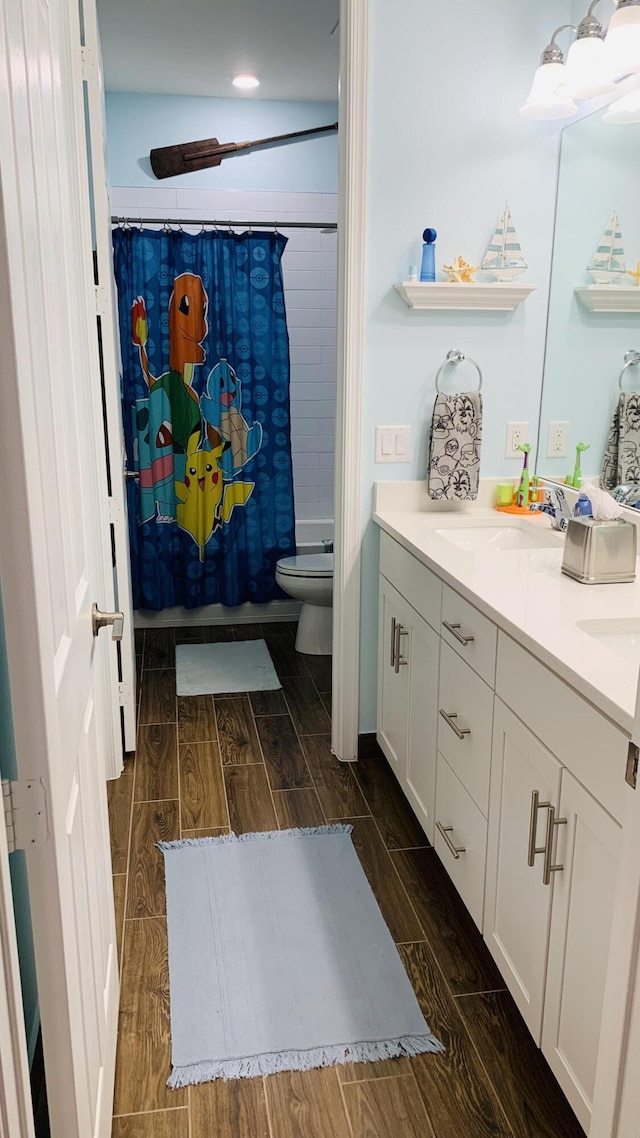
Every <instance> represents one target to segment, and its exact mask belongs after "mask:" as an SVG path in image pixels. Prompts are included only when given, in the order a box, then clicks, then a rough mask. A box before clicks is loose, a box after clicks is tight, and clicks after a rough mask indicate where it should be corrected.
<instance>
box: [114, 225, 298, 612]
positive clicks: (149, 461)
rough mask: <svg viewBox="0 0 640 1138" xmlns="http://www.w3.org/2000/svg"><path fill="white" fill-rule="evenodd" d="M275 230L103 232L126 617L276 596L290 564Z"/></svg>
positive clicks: (283, 336)
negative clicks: (135, 611) (115, 331)
mask: <svg viewBox="0 0 640 1138" xmlns="http://www.w3.org/2000/svg"><path fill="white" fill-rule="evenodd" d="M285 245H286V238H285V237H282V236H281V235H280V234H277V233H243V234H234V233H220V232H216V231H213V232H202V233H200V234H197V235H193V234H190V233H185V232H183V231H182V230H178V231H170V230H169V229H168V228H165V229H163V230H152V229H130V228H125V229H122V228H121V229H116V230H114V234H113V246H114V261H115V274H116V282H117V287H118V311H119V317H120V338H121V346H122V369H123V408H124V431H125V442H126V452H127V468H128V469H129V470H134V471H136V472H137V475H138V478H137V482H133V481H132V480H130V481H129V486H128V495H129V502H128V504H129V523H130V537H131V561H132V577H133V595H134V606H135V607H136V608H144V609H154V610H159V609H163V608H167V607H170V606H173V605H184V606H185V607H186V608H196V607H198V606H200V605H207V604H216V603H221V604H224V605H228V606H233V605H239V604H242V603H243V602H244V601H253V602H255V603H264V602H266V601H269V600H271V599H272V598H273V597H276V596H279V595H281V594H280V592H279V589H278V587H277V585H276V583H275V568H276V562H277V561H278V559H279V558H280V557H286V556H289V555H291V554H293V553H295V540H294V502H293V482H292V470H291V439H290V430H289V417H290V415H289V337H288V334H287V323H286V315H285V305H284V292H283V285H282V271H281V258H282V254H283V252H284V248H285Z"/></svg>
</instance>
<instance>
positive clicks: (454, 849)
mask: <svg viewBox="0 0 640 1138" xmlns="http://www.w3.org/2000/svg"><path fill="white" fill-rule="evenodd" d="M436 827H437V829H438V830H439V832H440V833H441V834H442V837H443V838H444V840H445V842H446V843H447V846H448V848H449V849H450V851H451V853H452V854H453V856H454V858H455V859H456V861H459V860H460V854H461V853H466V852H467V849H466V846H454V844H453V842H452V841H451V838H450V837H449V834H452V833H453V826H443V825H442V823H441V822H436Z"/></svg>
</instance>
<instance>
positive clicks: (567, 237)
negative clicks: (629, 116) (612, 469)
mask: <svg viewBox="0 0 640 1138" xmlns="http://www.w3.org/2000/svg"><path fill="white" fill-rule="evenodd" d="M605 110H606V108H605ZM603 115H604V110H602V109H600V110H598V111H596V112H594V113H593V114H590V115H587V116H586V117H585V118H583V119H580V120H579V121H578V122H573V123H571V124H570V125H569V126H567V127H565V128H564V130H563V132H562V146H561V156H560V173H559V181H558V198H557V206H556V227H555V241H554V248H553V264H552V275H551V292H550V302H549V320H548V331H547V349H546V357H545V369H544V385H543V392H542V403H541V411H540V432H539V439H538V463H537V472H538V474H540V475H541V476H543V477H546V478H551V479H554V480H556V481H564V480H565V479H566V477H567V475H571V474H572V473H573V467H574V461H575V448H576V444H577V443H578V442H584V443H590V444H591V445H590V449H589V450H588V451H586V452H585V453H584V454H583V455H582V474H583V477H593V476H596V477H599V476H600V475H601V473H602V465H603V458H604V452H605V444H606V441H607V434H608V431H609V428H610V425H611V420H612V416H613V412H614V409H615V407H616V404H617V400H618V396H619V386H618V382H619V378H620V372H621V369H622V367H623V364H624V362H625V353H626V352H628V351H629V349H631V348H635V349H637V350H639V351H640V312H638V311H636V312H630V311H607V312H593V311H590V310H589V309H588V308H586V307H585V306H584V304H583V303H581V301H580V299H579V297H578V296H577V295H576V292H575V289H576V288H584V287H585V286H588V285H595V280H594V278H593V275H592V274H590V273H588V272H587V266H588V265H589V264H590V263H591V262H592V259H593V258H594V254H596V251H598V252H597V263H598V265H599V264H600V262H602V264H603V265H604V262H605V261H606V262H607V265H606V266H604V268H605V270H606V268H607V266H609V268H611V269H613V270H614V271H613V272H612V273H610V274H608V279H611V280H612V281H614V282H615V283H613V284H612V285H611V286H610V287H609V286H607V297H608V295H609V293H610V294H611V296H612V297H613V300H612V302H611V303H612V304H614V305H615V298H616V289H622V288H624V289H625V290H626V291H627V293H628V292H629V289H634V288H637V289H638V301H639V304H640V287H639V286H638V280H637V278H635V277H633V276H631V275H630V272H633V273H635V272H636V271H637V269H638V267H639V266H638V262H639V261H640V209H639V208H638V203H639V202H640V123H628V124H626V125H623V126H620V125H612V124H610V123H606V122H604V121H603ZM614 212H615V213H617V216H618V218H619V233H620V234H621V235H622V236H621V239H620V237H619V236H616V233H613V234H612V236H611V239H610V240H609V239H608V238H606V236H605V233H606V230H607V228H608V226H609V221H610V218H611V215H612V213H614ZM615 228H617V227H615ZM621 250H622V252H621ZM594 263H595V262H594ZM596 275H599V276H601V275H602V274H596ZM605 275H607V274H606V273H605ZM601 283H602V282H601ZM632 295H633V294H632ZM620 307H622V305H620ZM624 388H625V390H627V391H639V392H640V366H638V367H631V368H629V369H628V370H627V372H626V373H625V377H624ZM639 418H640V415H639ZM552 423H554V424H556V425H561V426H562V427H563V428H564V430H565V432H566V444H567V450H566V457H565V453H563V448H562V447H561V446H560V444H559V443H558V441H557V440H556V442H555V446H553V445H552V443H551V442H550V439H551V435H552V432H551V427H550V424H552ZM567 425H568V426H567ZM639 426H640V423H639ZM554 451H555V452H556V453H555V454H554V453H553V452H554ZM550 452H551V453H550ZM638 460H639V461H638V471H639V476H640V431H639V433H638ZM622 480H623V481H624V479H622ZM618 481H620V479H618Z"/></svg>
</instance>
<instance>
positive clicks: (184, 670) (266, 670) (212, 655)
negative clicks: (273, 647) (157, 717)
mask: <svg viewBox="0 0 640 1138" xmlns="http://www.w3.org/2000/svg"><path fill="white" fill-rule="evenodd" d="M176 687H177V692H178V695H217V694H218V695H219V694H221V693H222V692H224V693H225V694H227V695H228V694H229V693H230V692H245V691H275V690H276V689H277V688H279V687H282V685H281V683H280V680H279V679H278V677H277V675H276V670H275V668H274V666H273V660H272V659H271V656H270V655H269V649H268V648H267V644H266V641H265V640H238V641H231V642H230V643H222V644H178V645H177V646H176Z"/></svg>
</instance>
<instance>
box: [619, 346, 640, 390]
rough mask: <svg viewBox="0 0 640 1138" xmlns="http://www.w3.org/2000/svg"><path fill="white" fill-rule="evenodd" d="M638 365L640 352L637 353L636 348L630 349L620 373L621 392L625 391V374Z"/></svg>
mask: <svg viewBox="0 0 640 1138" xmlns="http://www.w3.org/2000/svg"><path fill="white" fill-rule="evenodd" d="M636 364H640V352H636V350H635V348H630V349H629V351H628V352H626V353H625V357H624V367H623V369H622V371H621V372H620V379H619V381H618V386H619V388H620V390H621V391H622V390H623V388H622V384H623V382H624V373H625V372H626V370H627V368H630V367H635V365H636Z"/></svg>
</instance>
